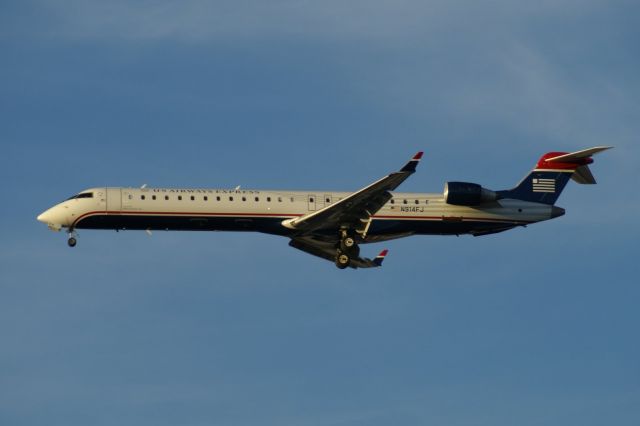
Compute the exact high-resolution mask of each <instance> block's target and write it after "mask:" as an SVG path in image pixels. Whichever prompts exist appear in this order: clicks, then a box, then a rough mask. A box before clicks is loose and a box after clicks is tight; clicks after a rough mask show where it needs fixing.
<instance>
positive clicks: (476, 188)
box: [444, 182, 498, 206]
mask: <svg viewBox="0 0 640 426" xmlns="http://www.w3.org/2000/svg"><path fill="white" fill-rule="evenodd" d="M497 199H498V194H496V193H495V192H494V191H491V190H490V189H486V188H483V187H482V186H480V185H478V184H477V183H469V182H447V183H445V184H444V201H445V203H447V204H453V205H455V206H477V205H478V204H482V203H485V202H488V201H495V200H497Z"/></svg>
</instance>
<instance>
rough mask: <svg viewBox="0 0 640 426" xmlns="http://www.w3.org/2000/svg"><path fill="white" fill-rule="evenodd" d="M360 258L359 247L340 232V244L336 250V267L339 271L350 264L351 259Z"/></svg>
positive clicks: (347, 235) (345, 234)
mask: <svg viewBox="0 0 640 426" xmlns="http://www.w3.org/2000/svg"><path fill="white" fill-rule="evenodd" d="M358 256H360V247H358V243H356V240H355V238H353V237H352V236H351V235H349V234H348V233H347V231H346V230H342V231H341V234H340V243H339V244H338V247H337V249H336V266H337V267H338V268H339V269H345V268H347V267H348V266H349V264H350V263H351V259H352V258H354V257H358Z"/></svg>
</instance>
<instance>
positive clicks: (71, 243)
mask: <svg viewBox="0 0 640 426" xmlns="http://www.w3.org/2000/svg"><path fill="white" fill-rule="evenodd" d="M77 243H78V241H77V240H76V239H75V238H73V237H71V238H69V240H67V244H68V245H69V247H75V246H76V244H77Z"/></svg>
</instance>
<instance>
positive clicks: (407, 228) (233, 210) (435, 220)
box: [38, 187, 557, 242]
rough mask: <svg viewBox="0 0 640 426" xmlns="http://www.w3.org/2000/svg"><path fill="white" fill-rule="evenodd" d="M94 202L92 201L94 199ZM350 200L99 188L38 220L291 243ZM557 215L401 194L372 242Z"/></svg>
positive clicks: (536, 207) (374, 226) (535, 207)
mask: <svg viewBox="0 0 640 426" xmlns="http://www.w3.org/2000/svg"><path fill="white" fill-rule="evenodd" d="M88 194H91V195H90V196H89V195H88ZM349 194H351V193H349V192H334V191H264V190H244V189H242V190H240V189H238V190H224V189H166V188H104V187H99V188H91V189H87V190H85V191H82V192H81V193H80V194H78V195H77V196H75V198H73V197H72V198H71V199H68V200H66V201H64V202H62V203H60V204H57V205H55V206H54V207H52V208H50V209H49V210H47V211H46V212H44V213H42V214H41V215H40V216H38V220H40V221H41V222H45V223H47V224H49V226H50V227H51V228H53V229H60V228H68V229H70V230H74V229H80V228H93V229H167V230H254V231H260V232H268V233H273V234H279V235H288V234H289V233H290V230H288V229H287V228H286V227H285V226H284V225H283V224H282V222H283V221H285V220H287V219H291V218H295V217H299V216H302V215H306V214H308V213H310V212H313V211H316V210H319V209H322V208H324V207H325V206H328V205H331V204H332V203H335V202H337V201H339V200H341V199H342V198H344V197H347V196H348V195H349ZM554 208H555V207H552V206H549V205H545V204H540V203H531V202H526V201H520V200H513V199H503V200H499V201H496V202H493V203H489V204H485V205H483V206H481V207H465V206H455V205H450V204H446V203H445V201H444V198H443V195H442V194H427V193H399V192H395V193H393V198H392V199H391V200H390V201H389V202H387V203H386V204H385V205H384V206H383V207H382V208H381V209H380V210H379V211H378V212H377V213H376V214H375V215H373V216H372V221H371V222H372V223H371V226H370V232H369V238H367V239H365V240H363V241H362V242H372V241H380V240H384V239H389V238H395V237H398V236H404V235H409V234H462V233H474V232H477V233H478V234H479V235H481V234H482V233H491V232H492V231H493V230H504V229H508V228H512V227H514V226H519V225H526V224H529V223H533V222H539V221H543V220H547V219H550V218H552V217H555V216H557V215H554V213H553V210H552V209H554Z"/></svg>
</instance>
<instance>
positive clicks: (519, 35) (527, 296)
mask: <svg viewBox="0 0 640 426" xmlns="http://www.w3.org/2000/svg"><path fill="white" fill-rule="evenodd" d="M639 14H640V8H639V6H638V4H637V2H633V1H611V0H609V1H596V0H585V1H577V0H555V1H541V2H535V4H532V3H531V2H519V1H506V0H496V1H459V2H450V1H415V0H403V1H393V2H387V1H378V0H373V1H347V2H345V1H325V2H302V1H291V0H281V1H271V2H262V1H255V0H245V1H222V2H208V1H198V0H187V1H182V2H169V1H165V2H163V1H156V2H154V1H140V2H125V1H112V2H100V1H80V0H75V1H56V2H53V1H20V2H3V3H2V5H0V53H1V57H2V66H1V67H0V117H1V118H0V123H1V125H0V137H1V140H2V147H3V150H2V153H3V155H2V156H0V177H2V181H3V182H4V184H3V185H2V186H0V191H1V195H2V198H3V199H4V200H5V202H4V203H3V209H2V213H1V215H2V219H3V220H2V221H1V222H0V223H1V225H0V226H1V227H2V244H1V245H0V336H1V339H2V342H1V343H2V344H1V345H0V348H1V349H0V423H2V424H11V425H40V424H48V425H85V424H94V425H113V424H118V425H165V424H166V425H174V424H181V425H204V424H222V425H253V424H257V423H260V424H263V425H360V424H363V425H364V424H366V425H388V424H427V423H438V424H449V425H512V424H521V425H539V424H551V425H553V424H583V425H601V424H604V423H607V424H618V425H637V424H638V422H639V421H640V408H639V407H640V365H639V363H638V359H640V344H639V343H638V339H637V329H638V324H639V322H640V314H639V313H638V308H637V300H638V299H639V297H640V290H639V289H638V283H637V282H638V278H637V277H638V273H639V272H640V271H639V269H640V268H639V266H638V261H637V258H638V243H637V241H638V238H639V237H640V232H639V227H638V225H637V223H636V218H637V217H638V214H639V213H640V199H639V198H640V197H639V196H638V192H637V182H638V161H639V160H640V155H639V154H640V149H639V145H638V142H637V138H638V135H640V124H639V123H640V105H639V103H638V99H640V77H639V76H640V48H639V45H638V43H637V40H638V39H639V37H640V34H639V31H638V28H639V26H638V18H637V17H638V16H639ZM595 145H613V146H615V147H616V148H615V150H612V151H608V152H606V153H604V154H602V155H600V156H598V157H596V164H595V165H594V167H593V171H594V174H595V176H596V178H597V179H598V181H599V184H598V185H597V186H592V187H590V186H579V185H575V184H570V185H569V186H568V187H567V189H566V190H565V192H564V193H563V195H562V197H561V198H560V200H559V203H558V204H559V205H560V206H562V207H565V208H566V209H567V214H566V216H564V217H562V218H559V219H556V220H554V221H550V222H547V223H542V224H538V225H534V226H531V227H529V228H527V229H517V230H513V231H510V232H508V233H504V234H499V235H494V236H487V237H483V238H472V237H460V238H455V237H453V238H447V237H420V238H418V237H416V238H409V239H403V240H399V241H394V242H390V243H388V244H384V245H375V246H366V247H364V248H363V250H364V252H365V253H366V254H368V255H373V254H375V253H376V252H377V251H379V250H380V249H382V248H384V247H387V248H389V249H390V250H391V252H390V255H389V258H388V259H387V261H386V263H385V267H384V268H382V269H380V270H375V271H338V270H337V269H336V268H335V267H334V266H333V265H331V264H330V263H328V262H325V261H322V260H320V259H316V258H313V257H310V256H308V255H305V254H304V253H301V252H298V251H296V250H293V249H291V248H289V247H288V246H287V241H286V240H284V239H279V238H277V237H271V236H265V235H260V234H225V233H211V234H206V233H154V234H153V236H151V237H149V236H148V235H146V234H145V233H144V232H139V233H135V232H123V233H118V234H116V233H115V232H108V231H102V232H99V231H95V232H91V231H84V232H81V234H80V239H79V244H78V247H76V248H75V249H73V250H71V249H69V248H67V247H66V243H65V236H64V235H63V234H55V233H51V232H49V231H48V230H47V229H46V227H45V226H44V225H42V224H40V223H38V222H36V220H35V216H36V215H37V214H39V213H40V212H41V211H43V210H44V209H46V208H47V207H49V206H51V205H52V204H54V203H56V202H59V201H60V200H62V199H64V198H66V197H68V196H69V195H71V194H73V193H76V192H78V191H80V190H82V189H84V188H88V187H92V186H99V185H110V186H127V185H131V186H139V185H142V184H143V183H147V184H149V185H150V186H163V187H171V186H176V187H223V188H227V187H235V186H237V185H242V186H243V187H245V188H259V189H269V188H282V189H287V188H295V189H298V188H299V189H304V188H309V189H314V188H318V189H325V188H326V189H336V190H342V189H344V190H355V189H358V188H359V187H362V186H364V185H366V184H367V183H369V182H371V181H373V180H374V179H377V178H379V177H381V176H382V175H384V174H386V173H387V172H389V171H391V170H394V169H396V168H397V167H399V166H401V165H402V164H403V163H404V162H405V161H406V159H407V158H409V156H411V155H412V154H413V153H414V152H416V151H418V150H424V151H425V157H424V160H423V162H422V164H421V166H420V169H419V170H418V173H417V174H415V175H414V176H412V177H411V179H409V180H408V181H407V182H406V183H405V184H404V185H403V187H402V188H403V189H405V190H407V191H425V192H438V191H441V190H442V186H443V183H444V182H445V181H446V180H468V181H473V182H478V183H481V184H483V185H485V186H486V187H489V188H492V189H503V188H507V187H510V186H512V185H513V184H515V183H516V182H517V181H518V180H519V179H520V178H521V177H522V176H523V175H525V174H526V173H527V171H528V170H529V169H530V168H531V167H532V166H533V164H534V163H535V161H536V160H537V158H538V157H539V156H540V155H541V154H543V153H544V152H547V151H556V150H558V151H572V150H578V149H582V148H586V147H590V146H595Z"/></svg>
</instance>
